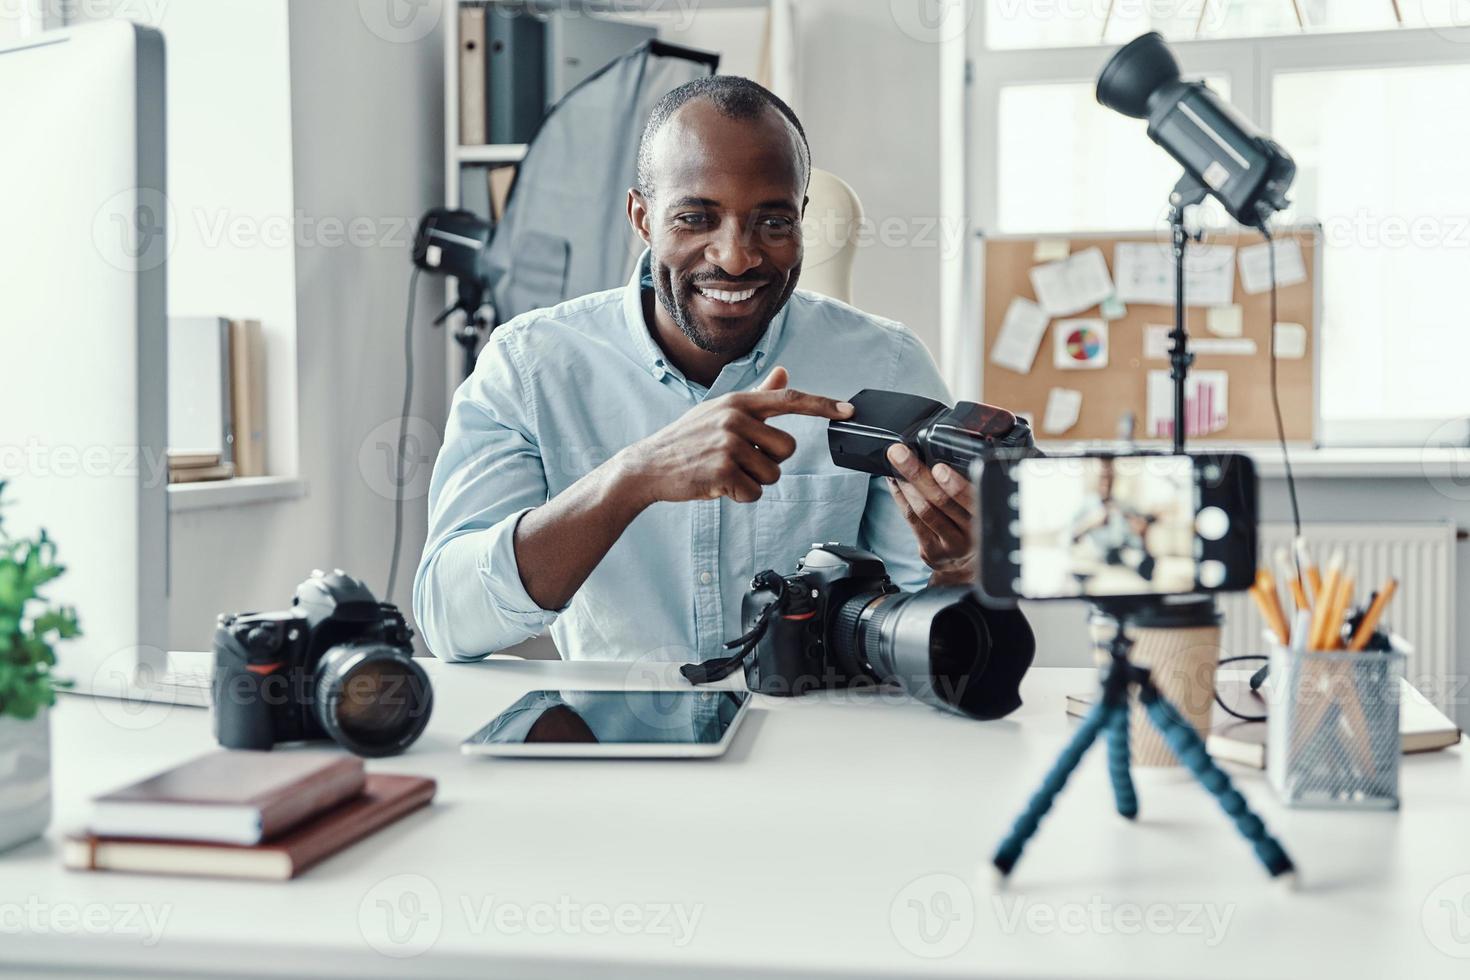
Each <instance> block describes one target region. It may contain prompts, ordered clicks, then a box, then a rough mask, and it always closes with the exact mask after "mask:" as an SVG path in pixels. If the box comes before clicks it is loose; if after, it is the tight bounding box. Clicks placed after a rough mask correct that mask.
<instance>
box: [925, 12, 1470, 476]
mask: <svg viewBox="0 0 1470 980" xmlns="http://www.w3.org/2000/svg"><path fill="white" fill-rule="evenodd" d="M970 2H971V3H972V4H973V7H972V10H971V13H972V17H971V21H970V29H969V31H968V37H967V45H968V51H967V56H968V59H969V71H968V73H967V81H968V85H967V102H968V108H967V110H966V113H965V117H966V118H965V119H964V120H963V125H964V128H965V129H966V131H967V139H966V144H967V153H966V159H965V161H964V183H965V185H966V188H967V194H966V199H967V210H968V214H969V227H970V228H971V230H972V234H971V235H970V236H969V237H968V241H970V242H971V243H972V249H971V252H972V254H969V255H967V256H966V257H965V259H964V261H965V269H966V274H965V275H964V282H965V287H964V288H965V295H964V297H963V299H962V301H961V303H960V308H961V309H963V310H965V311H966V314H965V321H964V322H963V323H960V324H953V325H952V328H953V329H952V331H951V333H950V336H949V337H947V339H946V344H945V348H946V353H949V352H951V351H953V352H956V353H958V354H961V355H962V360H961V363H965V364H968V365H974V364H977V363H980V362H979V361H978V360H976V357H977V356H983V354H984V352H983V351H980V350H979V349H978V348H979V346H980V341H979V339H978V338H977V337H975V334H976V333H977V331H975V330H974V329H973V324H974V322H975V317H976V316H977V315H978V310H979V307H980V297H979V292H980V287H979V283H980V282H982V281H983V279H981V277H980V273H981V271H982V269H981V265H982V262H981V257H980V255H979V252H980V249H979V248H978V247H974V246H973V243H975V242H976V241H977V238H976V236H978V235H980V234H982V233H984V232H993V231H994V230H995V229H996V228H997V227H998V217H999V210H1000V209H999V166H998V163H999V160H998V153H999V138H998V134H999V124H1000V96H1001V91H1002V90H1003V89H1004V88H1007V87H1009V86H1015V85H1038V84H1048V83H1066V82H1072V83H1076V82H1084V81H1086V82H1091V81H1093V80H1095V79H1096V78H1097V74H1098V72H1100V71H1101V70H1102V67H1103V65H1104V64H1106V62H1107V59H1108V58H1109V57H1111V56H1112V54H1113V53H1114V52H1115V51H1116V50H1117V46H1116V45H1112V44H1107V45H1103V44H1096V45H1079V46H1068V47H1046V48H1005V49H994V50H992V49H990V48H987V47H986V46H985V16H986V4H985V3H984V2H983V0H970ZM1170 47H1171V49H1172V50H1173V51H1174V52H1175V54H1176V56H1177V57H1178V58H1179V62H1180V66H1181V68H1182V69H1183V71H1184V74H1185V75H1186V76H1200V75H1223V76H1225V77H1227V78H1229V80H1230V92H1231V98H1230V102H1231V104H1232V105H1234V106H1235V107H1236V108H1237V109H1239V110H1240V112H1241V113H1243V114H1244V115H1245V116H1246V118H1248V119H1251V120H1253V121H1254V122H1255V123H1256V124H1257V125H1258V126H1260V128H1261V129H1262V131H1264V132H1267V133H1270V132H1272V130H1273V125H1272V122H1273V120H1272V111H1273V107H1272V102H1273V86H1274V83H1275V80H1276V78H1277V77H1279V76H1281V75H1287V74H1298V73H1313V72H1320V71H1338V70H1344V69H1348V70H1351V69H1355V68H1362V69H1379V68H1399V67H1433V66H1438V65H1445V66H1451V65H1467V64H1470V30H1466V29H1453V28H1430V27H1413V28H1409V27H1406V28H1396V29H1391V30H1375V31H1342V32H1320V33H1301V34H1290V35H1269V36H1243V37H1230V38H1209V39H1201V40H1187V41H1170ZM1141 135H1142V134H1141V133H1140V136H1141ZM1287 149H1288V150H1289V149H1290V147H1288V148H1287ZM1168 190H1169V189H1168V188H1167V187H1161V188H1160V189H1159V201H1160V206H1161V207H1162V206H1163V204H1164V202H1165V198H1166V196H1167V194H1168ZM1308 217H1311V218H1312V219H1313V220H1316V218H1315V216H1308ZM1141 227H1142V226H1141ZM962 333H964V334H968V335H969V336H963V335H962ZM947 360H948V358H947ZM966 373H967V374H973V375H975V377H973V378H970V377H962V376H961V375H960V373H959V372H958V371H952V372H951V376H950V380H951V382H952V383H954V384H955V385H956V387H957V389H958V390H961V391H966V392H970V393H974V394H980V395H981V396H982V397H983V394H982V393H980V389H979V385H980V383H981V382H980V380H979V377H978V375H979V373H980V372H978V371H969V372H966ZM1318 400H1319V406H1318V419H1317V422H1318V428H1317V437H1316V443H1317V445H1320V446H1337V447H1350V446H1404V445H1414V446H1422V445H1425V444H1426V441H1428V440H1430V439H1432V438H1436V437H1437V436H1438V434H1440V433H1442V432H1443V430H1444V429H1445V427H1446V425H1447V423H1451V422H1454V421H1455V420H1456V419H1460V418H1462V417H1461V416H1452V417H1449V418H1445V417H1436V418H1424V419H1399V418H1393V419H1390V418H1384V417H1377V416H1375V417H1368V418H1336V419H1331V420H1324V419H1322V418H1321V415H1320V395H1319V399H1318ZM1467 415H1470V413H1467Z"/></svg>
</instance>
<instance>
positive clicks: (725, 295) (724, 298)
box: [695, 286, 756, 303]
mask: <svg viewBox="0 0 1470 980" xmlns="http://www.w3.org/2000/svg"><path fill="white" fill-rule="evenodd" d="M695 288H697V289H698V290H699V291H700V293H701V294H702V295H705V296H708V297H709V298H710V299H713V300H718V301H719V302H721V303H744V302H745V301H746V300H748V299H750V298H751V297H752V296H754V295H755V294H756V290H754V289H742V290H740V291H739V292H738V293H732V292H730V291H728V290H724V289H707V288H705V287H704V286H697V287H695Z"/></svg>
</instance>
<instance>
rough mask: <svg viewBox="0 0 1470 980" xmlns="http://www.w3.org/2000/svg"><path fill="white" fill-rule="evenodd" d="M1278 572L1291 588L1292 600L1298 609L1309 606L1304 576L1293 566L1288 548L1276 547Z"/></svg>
mask: <svg viewBox="0 0 1470 980" xmlns="http://www.w3.org/2000/svg"><path fill="white" fill-rule="evenodd" d="M1275 557H1276V574H1278V575H1280V576H1281V578H1282V581H1284V582H1285V583H1286V587H1287V588H1288V589H1290V590H1291V601H1292V603H1293V604H1294V606H1295V607H1296V608H1297V609H1305V608H1307V592H1306V589H1305V588H1303V587H1302V578H1301V575H1299V574H1298V573H1297V571H1296V569H1294V568H1292V566H1291V556H1290V555H1288V554H1287V553H1286V548H1285V547H1281V548H1277V549H1276V556H1275Z"/></svg>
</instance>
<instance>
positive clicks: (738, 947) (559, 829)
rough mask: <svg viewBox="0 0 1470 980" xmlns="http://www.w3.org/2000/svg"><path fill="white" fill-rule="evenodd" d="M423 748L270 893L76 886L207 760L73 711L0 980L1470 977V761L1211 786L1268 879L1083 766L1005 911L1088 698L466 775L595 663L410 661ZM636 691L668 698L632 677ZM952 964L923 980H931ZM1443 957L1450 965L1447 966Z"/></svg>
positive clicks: (178, 744)
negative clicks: (1032, 805) (1239, 803)
mask: <svg viewBox="0 0 1470 980" xmlns="http://www.w3.org/2000/svg"><path fill="white" fill-rule="evenodd" d="M428 666H429V668H430V669H431V670H432V671H433V676H434V681H435V685H436V696H437V700H438V703H437V706H436V709H435V714H434V718H433V721H432V722H431V724H430V726H429V729H428V731H427V733H426V734H425V736H424V737H423V738H422V739H421V740H420V741H419V742H418V744H416V745H415V746H414V747H413V749H412V750H411V751H410V752H409V753H408V754H407V755H404V756H401V757H399V758H396V759H389V760H382V761H375V762H372V763H370V765H371V767H372V768H373V769H374V770H376V771H384V772H398V771H401V772H416V773H424V774H428V775H432V776H434V777H435V778H436V779H438V780H439V795H438V798H437V800H436V802H435V803H434V805H433V807H432V808H431V809H429V810H426V811H422V812H420V813H418V814H415V815H413V816H411V817H409V818H408V819H406V820H404V821H402V822H400V823H399V824H397V825H395V826H393V827H391V828H389V829H387V830H386V831H384V832H382V833H380V834H379V835H377V836H375V837H373V838H371V839H370V840H368V841H365V842H363V843H361V844H359V845H357V846H356V847H354V848H352V849H349V850H348V851H345V852H343V853H341V854H339V855H337V856H336V857H334V858H332V859H330V860H328V861H327V862H325V863H323V864H321V865H319V866H317V867H316V868H314V869H313V870H311V871H310V872H308V873H307V874H306V875H305V876H303V877H302V878H300V879H298V880H296V881H294V882H290V883H284V884H283V883H256V882H220V881H206V880H199V879H187V878H169V877H145V876H134V875H123V874H88V873H77V872H67V871H65V870H63V869H62V868H61V866H60V858H59V856H58V836H59V831H60V829H61V828H64V827H72V826H76V825H77V824H78V823H79V822H80V821H82V820H84V819H85V814H86V812H87V810H86V800H87V798H88V797H89V796H91V795H92V794H94V793H97V792H100V791H103V790H105V789H108V788H110V787H112V786H113V785H115V784H118V783H122V782H124V781H127V780H130V779H133V778H136V777H139V776H142V775H144V774H146V773H149V772H152V771H155V770H157V769H159V768H162V767H164V766H167V765H171V764H173V763H176V762H180V761H183V760H184V759H187V758H189V757H191V756H193V755H195V754H197V753H199V752H200V751H203V750H205V749H208V748H210V747H211V745H212V740H211V736H210V731H209V718H208V714H207V712H205V711H204V710H202V709H198V708H186V707H180V706H168V705H146V706H144V705H131V704H125V703H122V702H117V701H107V700H102V699H95V700H94V699H87V698H78V697H69V698H64V699H63V700H62V702H61V704H60V705H59V706H58V708H57V709H56V711H55V713H54V716H53V739H54V768H55V771H56V796H57V799H56V807H57V816H56V819H55V820H54V821H53V825H52V830H51V833H50V835H49V836H48V837H47V838H46V839H43V840H41V841H36V842H32V843H31V844H28V845H26V846H24V847H22V848H19V849H18V850H15V851H12V852H10V853H8V854H5V855H0V913H3V915H0V933H3V934H4V935H3V937H0V972H4V967H5V966H6V965H7V964H8V965H10V966H18V967H22V968H24V969H25V970H26V971H27V972H29V971H34V970H35V969H36V968H37V967H38V966H41V965H45V966H49V967H50V968H52V969H57V970H61V971H69V972H75V973H83V974H89V975H90V974H92V973H94V972H100V971H104V970H110V969H117V970H138V971H142V972H146V973H148V974H151V975H161V974H163V973H165V972H166V971H169V970H176V971H178V972H179V973H182V974H188V975H203V974H206V973H209V974H215V973H218V974H223V975H252V976H260V975H270V974H276V973H291V974H300V973H317V974H322V975H329V976H340V977H369V976H391V977H404V976H458V975H464V976H480V977H483V976H514V977H541V976H581V975H585V974H586V973H587V972H588V971H589V965H590V964H594V963H595V964H597V965H598V967H599V971H600V973H601V974H603V975H612V976H627V977H652V976H665V975H666V976H688V975H691V974H694V973H696V972H701V971H704V972H705V973H706V975H717V976H729V977H737V976H749V975H751V974H752V973H754V972H756V971H757V970H761V971H767V970H770V971H775V972H776V973H779V974H782V975H788V974H813V973H819V972H827V973H835V974H839V975H844V976H895V977H897V976H905V977H907V976H914V975H917V974H935V975H958V974H966V975H985V976H997V977H1043V976H1063V975H1065V976H1089V977H1092V976H1097V977H1104V976H1106V977H1129V978H1140V977H1166V976H1167V977H1177V976H1182V975H1188V976H1192V977H1201V978H1203V977H1222V978H1230V980H1239V978H1241V977H1305V976H1330V977H1356V976H1374V977H1379V976H1389V975H1396V976H1412V977H1415V978H1428V977H1439V976H1457V977H1464V976H1465V975H1466V970H1467V969H1470V961H1467V960H1466V959H1463V957H1470V819H1467V817H1470V778H1467V777H1470V761H1467V752H1466V749H1465V747H1464V745H1463V744H1462V745H1461V746H1460V747H1458V748H1456V749H1452V750H1449V751H1447V752H1441V753H1436V754H1432V755H1426V756H1418V757H1410V758H1407V759H1405V761H1404V772H1403V797H1404V807H1403V809H1402V810H1401V811H1399V812H1398V813H1376V814H1351V815H1349V814H1343V813H1326V812H1320V811H1291V810H1285V809H1283V808H1282V807H1280V806H1278V805H1276V803H1275V801H1274V799H1273V796H1272V793H1271V791H1270V789H1269V787H1268V786H1267V785H1266V783H1265V781H1264V779H1263V776H1262V774H1261V773H1258V772H1253V771H1248V770H1241V769H1235V768H1232V769H1231V772H1232V775H1235V776H1237V777H1238V782H1239V786H1240V788H1241V790H1242V791H1243V792H1244V793H1245V795H1246V796H1247V797H1248V798H1249V799H1250V800H1251V802H1252V803H1253V804H1256V805H1257V806H1258V807H1259V810H1260V812H1261V813H1262V814H1263V815H1264V816H1265V817H1266V819H1267V820H1268V822H1269V824H1270V826H1271V828H1272V829H1273V830H1275V831H1276V832H1277V833H1278V834H1279V835H1280V836H1281V838H1282V839H1283V840H1284V842H1285V843H1286V846H1287V848H1288V850H1289V851H1290V853H1291V854H1292V856H1293V857H1294V858H1295V859H1296V861H1297V863H1298V865H1299V866H1300V867H1301V869H1302V885H1301V889H1300V890H1298V891H1295V892H1292V891H1289V890H1288V889H1286V888H1284V887H1282V886H1281V885H1280V884H1277V883H1273V882H1271V881H1270V880H1268V879H1267V878H1266V876H1265V874H1264V873H1263V872H1262V871H1261V870H1260V869H1259V867H1258V866H1257V865H1256V863H1255V860H1254V858H1253V857H1252V856H1251V853H1250V852H1249V850H1248V849H1247V847H1246V845H1245V843H1244V842H1243V841H1242V840H1241V839H1240V838H1239V837H1237V836H1236V833H1235V831H1234V829H1233V827H1232V826H1231V825H1230V824H1229V823H1228V822H1227V820H1226V819H1225V818H1224V816H1223V814H1222V813H1221V812H1220V811H1219V809H1218V807H1217V805H1216V803H1215V802H1214V800H1213V799H1212V798H1210V797H1209V796H1208V795H1206V794H1205V793H1204V792H1203V791H1201V790H1199V789H1198V788H1196V787H1195V786H1194V785H1193V784H1192V783H1189V782H1188V781H1180V780H1178V779H1177V778H1175V777H1174V776H1173V775H1172V774H1158V773H1153V774H1148V773H1144V774H1140V777H1139V780H1138V783H1139V794H1140V798H1141V807H1142V812H1141V815H1140V818H1139V820H1138V822H1137V824H1129V823H1127V822H1125V821H1124V820H1122V819H1121V818H1119V817H1118V816H1117V815H1116V814H1115V813H1114V812H1113V811H1112V809H1111V797H1110V793H1109V790H1108V785H1107V778H1106V773H1105V769H1106V767H1105V764H1104V760H1103V758H1102V755H1103V750H1102V749H1101V748H1099V749H1096V750H1094V753H1093V755H1092V756H1091V757H1089V758H1088V759H1087V760H1086V761H1085V763H1084V764H1083V766H1082V768H1081V770H1080V771H1079V772H1078V774H1077V776H1076V777H1075V779H1074V781H1073V783H1072V784H1071V785H1070V786H1069V787H1068V788H1067V790H1066V792H1065V793H1064V794H1063V795H1062V797H1061V799H1060V801H1059V802H1058V805H1057V808H1056V809H1055V810H1053V811H1052V814H1051V815H1050V816H1049V817H1048V819H1047V821H1046V822H1045V823H1044V824H1043V826H1042V829H1041V832H1040V834H1039V835H1038V836H1037V838H1036V839H1035V840H1034V841H1033V843H1032V846H1031V848H1030V849H1029V850H1028V851H1027V852H1026V855H1025V857H1024V858H1023V860H1022V862H1021V865H1020V867H1019V868H1018V869H1017V872H1016V875H1015V876H1014V878H1013V880H1012V882H1011V883H1010V885H1009V886H1008V887H1007V888H1006V889H1005V890H997V889H996V887H995V885H994V883H993V880H992V878H991V876H990V873H989V866H988V858H989V856H990V853H991V851H992V849H993V847H994V846H995V844H996V842H997V841H998V839H999V838H1000V836H1001V835H1002V834H1003V833H1004V831H1005V830H1006V829H1007V828H1008V827H1009V825H1010V821H1011V819H1012V818H1013V816H1014V814H1015V812H1016V811H1017V809H1018V808H1019V807H1020V806H1021V805H1022V804H1023V803H1024V801H1025V800H1026V799H1027V798H1028V797H1029V795H1030V793H1031V791H1032V790H1033V789H1034V787H1035V785H1036V784H1037V782H1038V780H1039V779H1040V777H1041V775H1042V773H1043V772H1044V770H1045V769H1046V767H1047V766H1048V765H1049V764H1050V763H1051V761H1052V759H1053V757H1054V756H1055V755H1056V753H1057V751H1058V749H1059V748H1060V747H1061V746H1062V744H1063V743H1064V741H1065V740H1066V738H1067V737H1068V734H1069V733H1070V732H1071V731H1072V730H1073V725H1074V723H1072V722H1069V721H1068V720H1067V718H1066V717H1065V714H1064V711H1063V700H1064V697H1065V695H1066V693H1067V692H1069V691H1076V690H1079V689H1086V687H1087V686H1088V685H1089V684H1091V683H1093V681H1092V678H1091V672H1090V671H1084V670H1064V669H1050V670H1045V669H1038V670H1033V671H1032V672H1031V675H1030V676H1029V678H1028V679H1027V683H1026V687H1025V697H1026V704H1025V707H1024V708H1022V709H1021V711H1020V712H1018V713H1017V714H1016V715H1014V716H1013V717H1011V718H1009V719H1006V720H1004V721H999V722H991V723H984V724H980V723H974V722H968V721H965V720H962V719H959V718H955V717H951V716H949V715H946V714H943V713H940V712H937V711H934V710H932V709H929V708H925V707H923V706H920V705H916V704H912V703H907V702H903V701H901V700H900V699H898V698H897V697H896V696H891V695H890V696H878V697H874V696H867V697H857V696H854V695H846V696H841V695H832V696H816V697H808V698H802V699H797V700H790V701H782V700H773V699H767V698H759V699H757V704H756V705H755V706H754V707H753V711H752V715H751V717H750V718H748V719H747V723H746V725H745V727H744V729H743V730H742V731H741V732H740V734H739V737H738V738H737V741H736V745H735V747H734V749H733V750H732V752H731V754H730V755H729V756H727V757H726V758H724V759H721V760H710V761H637V762H591V761H585V762H584V761H570V760H546V761H539V760H538V761H530V760H509V759H506V760H499V759H484V758H479V759H471V758H466V757H463V756H461V755H460V754H459V752H458V743H459V741H460V740H461V739H462V738H463V737H464V736H465V735H467V734H468V733H470V732H471V731H473V730H474V729H475V728H476V727H478V725H479V724H481V723H483V722H484V721H485V720H487V719H488V718H490V717H491V716H492V715H493V714H494V713H495V712H497V711H499V710H500V709H501V708H503V707H505V706H506V705H508V704H510V702H512V701H513V700H514V699H515V698H517V697H518V696H520V695H521V694H522V693H524V692H525V691H527V690H530V689H534V688H539V687H571V686H578V685H581V686H590V687H617V686H619V685H620V684H621V683H622V682H623V681H624V678H625V677H627V676H629V670H628V669H627V668H625V667H623V666H619V665H612V664H562V663H545V662H522V661H509V660H497V661H491V662H487V663H483V664H476V665H449V664H441V663H431V664H429V665H428ZM633 675H634V676H633V680H634V682H635V683H636V685H637V686H644V687H647V686H653V683H651V682H659V683H665V684H673V683H675V677H676V675H675V674H674V673H673V671H672V668H668V669H665V667H664V665H653V666H647V667H640V668H638V669H637V670H636V671H634V672H633ZM936 954H945V955H936ZM1457 956H1458V957H1462V958H1456V957H1457Z"/></svg>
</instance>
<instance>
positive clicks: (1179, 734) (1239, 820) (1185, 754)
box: [1139, 683, 1295, 877]
mask: <svg viewBox="0 0 1470 980" xmlns="http://www.w3.org/2000/svg"><path fill="white" fill-rule="evenodd" d="M1139 693H1140V697H1142V699H1143V703H1144V706H1145V707H1146V708H1147V709H1148V717H1149V720H1150V721H1152V722H1153V724H1154V727H1155V728H1157V729H1158V730H1159V732H1160V733H1161V734H1162V735H1163V736H1164V741H1166V742H1168V743H1169V748H1171V749H1173V750H1174V755H1175V756H1176V757H1177V758H1178V759H1179V761H1180V762H1181V763H1183V764H1184V765H1186V766H1188V767H1189V771H1190V772H1192V773H1194V778H1195V779H1198V780H1199V781H1200V783H1201V784H1202V785H1203V786H1204V787H1205V789H1207V790H1209V791H1210V792H1211V793H1212V794H1213V795H1214V797H1215V799H1216V800H1218V801H1219V803H1220V806H1221V808H1222V809H1224V811H1225V812H1226V813H1227V814H1229V815H1230V817H1231V819H1233V820H1234V821H1235V827H1236V829H1237V830H1239V831H1240V832H1241V834H1242V835H1244V837H1245V839H1246V840H1248V841H1250V842H1251V846H1252V847H1254V848H1255V851H1256V857H1258V858H1260V861H1261V863H1262V864H1263V865H1265V866H1266V870H1267V871H1269V872H1270V873H1271V876H1272V877H1277V876H1279V875H1283V874H1286V873H1287V872H1289V871H1293V870H1295V865H1293V864H1292V863H1291V858H1289V857H1287V856H1286V851H1285V850H1283V849H1282V847H1281V844H1280V843H1278V842H1277V840H1276V838H1274V837H1272V836H1271V834H1270V832H1269V831H1267V830H1266V825H1265V824H1264V823H1262V822H1261V818H1260V817H1258V816H1256V815H1255V813H1253V812H1252V811H1251V808H1250V805H1249V804H1248V803H1246V801H1245V797H1243V796H1241V795H1240V792H1239V790H1237V789H1236V788H1235V785H1234V784H1233V783H1231V781H1230V777H1229V776H1227V775H1226V774H1225V772H1224V770H1222V769H1221V768H1220V767H1219V766H1217V765H1215V763H1214V760H1212V759H1211V758H1210V757H1209V754H1208V753H1206V752H1205V743H1204V740H1203V739H1201V738H1200V737H1199V733H1198V732H1196V731H1195V730H1194V729H1193V728H1192V727H1191V726H1190V724H1189V723H1188V722H1187V721H1185V720H1184V719H1183V718H1181V717H1180V716H1179V712H1178V711H1177V710H1176V709H1175V708H1174V706H1173V705H1172V704H1170V703H1169V702H1168V701H1167V700H1166V699H1165V698H1164V696H1163V695H1161V694H1160V693H1159V692H1158V689H1157V688H1155V687H1154V686H1153V685H1152V684H1148V683H1145V684H1143V685H1142V686H1141V690H1140V692H1139Z"/></svg>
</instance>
